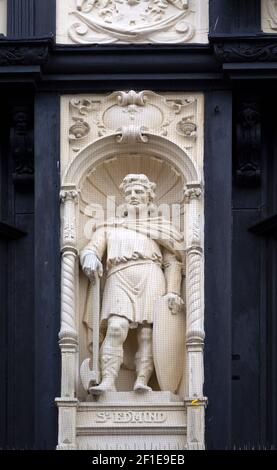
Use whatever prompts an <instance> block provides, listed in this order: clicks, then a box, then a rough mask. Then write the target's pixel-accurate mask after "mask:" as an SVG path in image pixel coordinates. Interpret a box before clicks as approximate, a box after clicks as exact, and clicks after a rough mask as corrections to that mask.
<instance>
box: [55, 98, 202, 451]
mask: <svg viewBox="0 0 277 470" xmlns="http://www.w3.org/2000/svg"><path fill="white" fill-rule="evenodd" d="M203 101H204V100H203V96H202V94H187V93H163V94H159V95H158V94H156V93H154V92H152V91H139V92H136V91H133V90H127V91H117V92H114V93H111V94H101V95H77V96H72V95H68V96H63V97H62V98H61V136H62V140H61V222H62V223H61V227H62V229H61V256H62V273H61V274H62V275H61V278H62V285H61V330H60V334H59V344H60V348H61V355H62V377H61V396H60V397H59V398H57V399H56V402H57V405H58V407H59V442H58V447H57V448H58V449H107V448H109V449H128V448H129V449H145V448H146V449H203V448H204V424H205V421H204V417H205V404H206V399H205V398H204V397H203V382H204V371H203V346H204V297H203V276H204V271H203V263H204V260H203V246H204V245H203V236H204V235H203V224H204V220H203V105H204V103H203ZM153 183H155V184H153ZM143 198H144V199H143ZM140 217H141V218H140ZM113 250H115V251H116V252H114V253H113V255H112V252H113ZM154 255H155V256H154ZM100 261H101V263H102V266H103V268H104V272H103V275H102V277H100V275H101V273H100ZM93 263H94V264H93ZM95 263H96V264H95ZM93 266H94V268H93ZM96 266H97V268H96ZM92 268H93V269H94V278H93V276H92V271H93V269H92ZM97 269H98V271H97ZM92 281H94V282H92ZM99 384H100V385H99Z"/></svg>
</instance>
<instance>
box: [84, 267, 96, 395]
mask: <svg viewBox="0 0 277 470" xmlns="http://www.w3.org/2000/svg"><path fill="white" fill-rule="evenodd" d="M91 296H92V302H91V304H92V325H91V326H92V331H91V329H89V335H90V336H89V344H90V343H91V342H92V369H91V368H90V364H91V360H90V359H89V358H87V359H85V360H84V361H83V362H82V364H81V368H80V376H81V381H82V384H83V387H84V389H85V390H89V387H90V386H91V385H97V384H99V382H100V371H99V327H100V279H99V276H98V274H97V273H95V282H94V283H92V284H91Z"/></svg>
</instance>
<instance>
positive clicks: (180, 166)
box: [62, 134, 201, 187]
mask: <svg viewBox="0 0 277 470" xmlns="http://www.w3.org/2000/svg"><path fill="white" fill-rule="evenodd" d="M119 153H120V154H121V155H123V154H132V153H143V154H147V155H150V156H156V157H159V158H162V159H164V160H165V161H167V162H169V163H170V164H171V165H173V166H174V167H175V169H176V170H177V171H178V172H180V173H181V174H182V175H183V177H184V180H185V183H186V184H187V183H192V182H193V183H194V182H195V183H200V182H201V177H200V172H199V170H198V168H197V167H196V165H195V164H194V162H193V161H192V159H191V158H190V156H189V155H188V153H187V152H185V150H183V149H182V148H181V147H179V146H178V145H176V144H175V143H173V142H171V141H170V140H168V139H166V138H164V137H161V136H157V135H154V134H147V142H137V141H132V142H131V143H130V142H124V143H123V142H121V143H119V142H117V140H116V136H115V135H110V136H105V137H103V138H101V139H98V140H97V141H96V142H93V143H91V144H89V145H88V146H87V147H85V149H83V150H82V151H81V152H80V153H79V154H78V155H77V156H76V158H75V159H74V161H73V162H72V163H70V164H69V166H68V168H67V170H66V172H65V176H64V178H63V182H62V186H68V185H74V186H76V187H79V186H80V184H81V181H82V179H83V178H84V177H85V175H87V174H88V172H89V171H90V170H91V169H92V168H93V167H94V166H96V165H97V164H99V163H100V162H101V161H104V160H106V159H108V158H112V157H113V156H114V155H116V154H119Z"/></svg>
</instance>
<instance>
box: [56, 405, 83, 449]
mask: <svg viewBox="0 0 277 470" xmlns="http://www.w3.org/2000/svg"><path fill="white" fill-rule="evenodd" d="M55 401H56V403H57V406H58V408H59V438H58V445H57V450H75V449H77V446H76V416H77V406H78V400H77V398H73V399H72V398H69V399H66V398H56V400H55Z"/></svg>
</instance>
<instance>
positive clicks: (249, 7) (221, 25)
mask: <svg viewBox="0 0 277 470" xmlns="http://www.w3.org/2000/svg"><path fill="white" fill-rule="evenodd" d="M209 9H210V35H211V36H213V35H216V34H220V35H224V34H228V35H229V34H234V35H238V34H240V35H244V34H256V33H259V32H261V2H260V0H210V3H209Z"/></svg>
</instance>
